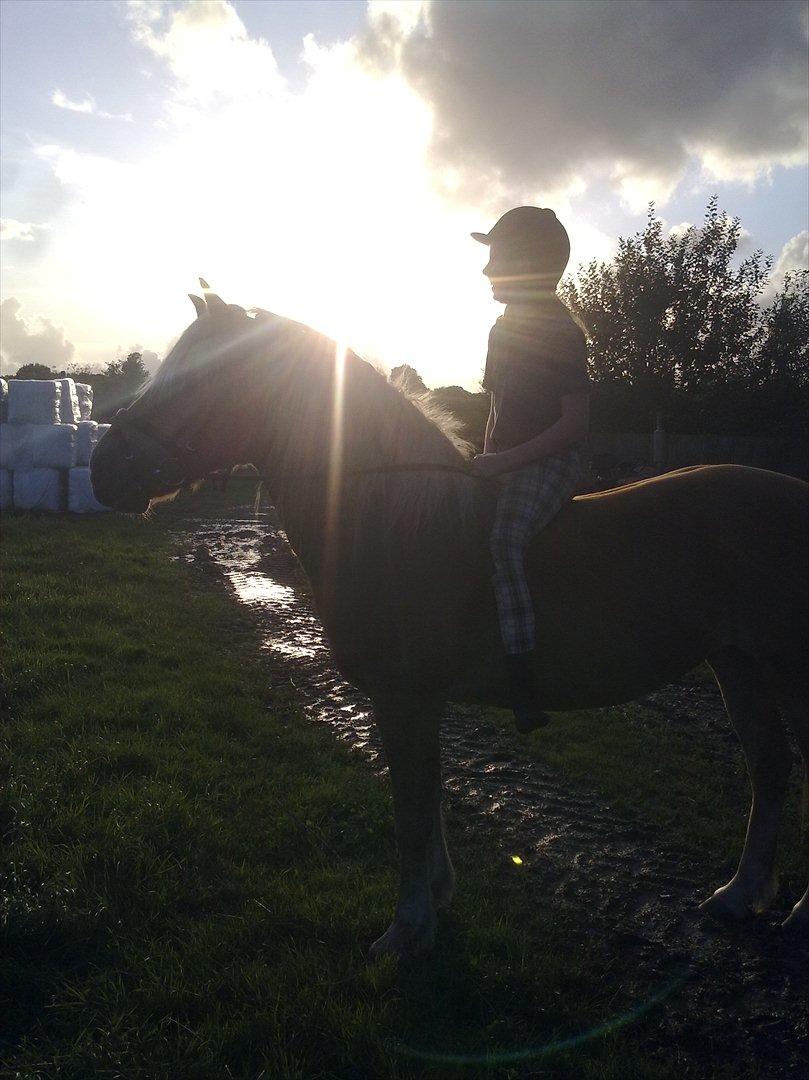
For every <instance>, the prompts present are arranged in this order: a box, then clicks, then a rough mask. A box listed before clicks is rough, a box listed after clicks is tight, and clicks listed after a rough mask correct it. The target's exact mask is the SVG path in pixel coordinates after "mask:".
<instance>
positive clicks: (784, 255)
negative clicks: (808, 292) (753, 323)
mask: <svg viewBox="0 0 809 1080" xmlns="http://www.w3.org/2000/svg"><path fill="white" fill-rule="evenodd" d="M794 270H809V231H808V230H806V229H804V230H803V232H799V233H798V234H797V236H793V237H791V239H789V240H787V242H786V243H785V244H784V246H783V247H782V248H781V254H780V255H779V256H778V259H777V260H776V263H775V266H774V267H773V269H772V273H771V274H770V280H769V281H768V282H767V287H766V288H765V290H764V292H763V294H762V297H761V299H762V301H763V302H764V303H769V302H770V301H771V300H772V298H773V297H774V296H775V294H776V293H777V292H778V291H779V290H780V289H782V288H783V287H784V279H785V278H786V276H787V274H788V273H790V272H791V271H794Z"/></svg>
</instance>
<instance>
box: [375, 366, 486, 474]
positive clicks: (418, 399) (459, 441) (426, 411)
mask: <svg viewBox="0 0 809 1080" xmlns="http://www.w3.org/2000/svg"><path fill="white" fill-rule="evenodd" d="M388 382H389V383H390V384H391V386H393V387H394V388H395V389H396V390H398V391H399V393H400V394H401V395H402V396H403V397H405V398H407V400H408V401H410V402H412V404H413V405H415V406H416V408H417V409H418V410H419V412H421V413H422V415H423V416H425V417H426V418H427V419H428V420H429V421H430V423H431V424H434V425H435V426H436V427H437V428H438V430H439V431H440V432H442V434H443V435H444V436H445V437H446V438H447V439H449V441H450V442H451V443H452V445H453V446H454V447H455V449H456V450H457V451H458V452H459V453H461V454H463V456H464V457H465V458H469V457H471V456H472V454H473V452H474V449H475V448H474V445H473V444H472V443H471V442H470V441H469V439H467V438H465V437H464V436H463V434H462V432H463V422H462V421H461V420H459V419H458V417H457V416H455V414H454V413H451V412H450V411H449V409H446V408H444V406H443V405H439V404H438V402H437V401H434V400H433V399H432V397H431V396H430V391H429V390H428V391H427V392H426V393H421V394H419V393H417V392H416V391H414V390H411V389H409V387H408V385H407V376H406V372H404V371H402V372H401V373H400V374H399V375H398V376H396V377H395V378H393V379H388Z"/></svg>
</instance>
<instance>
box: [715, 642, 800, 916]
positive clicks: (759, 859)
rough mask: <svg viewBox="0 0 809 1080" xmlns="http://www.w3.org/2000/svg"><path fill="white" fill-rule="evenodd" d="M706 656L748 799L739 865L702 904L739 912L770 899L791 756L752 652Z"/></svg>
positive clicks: (774, 887) (756, 908)
mask: <svg viewBox="0 0 809 1080" xmlns="http://www.w3.org/2000/svg"><path fill="white" fill-rule="evenodd" d="M709 662H710V665H711V667H712V668H713V671H714V674H715V675H716V678H717V681H718V683H719V686H720V688H721V690H722V697H723V698H724V701H725V707H726V708H727V711H728V715H729V716H730V719H731V722H732V723H733V726H734V728H735V729H736V733H737V735H738V736H739V740H740V741H741V744H742V749H743V750H744V755H745V759H746V761H747V771H748V774H749V776H750V784H751V787H752V789H753V802H752V806H751V808H750V819H749V821H748V824H747V836H746V839H745V842H744V851H743V852H742V857H741V861H740V862H739V868H738V869H737V871H736V873H735V875H734V876H733V878H732V879H731V880H730V881H729V882H728V884H727V885H723V886H722V888H721V889H717V890H716V892H715V893H714V894H713V896H711V897H710V898H709V899H708V900H706V901H705V903H704V904H702V905H701V907H702V910H703V911H706V912H708V913H709V914H718V915H732V916H735V917H736V918H741V917H743V916H745V915H750V914H752V913H758V912H761V911H764V909H765V908H767V907H768V906H769V905H770V904H771V903H772V901H773V900H774V899H775V894H776V892H777V889H778V876H777V873H776V870H775V848H776V843H777V841H778V829H779V827H780V824H781V811H782V807H783V803H784V795H785V794H786V788H787V783H788V780H789V773H790V769H791V764H792V758H791V753H790V749H789V743H788V742H787V738H786V733H785V730H784V725H783V722H782V720H781V717H780V715H779V714H778V711H777V709H776V705H775V701H774V697H773V694H772V692H771V691H770V689H769V687H768V685H767V683H766V681H765V679H764V676H763V674H762V672H761V669H760V668H759V666H758V664H757V663H756V661H755V660H754V659H753V657H752V656H749V655H747V654H746V653H743V652H741V651H739V650H735V649H734V650H727V651H724V652H723V653H722V654H721V655H718V656H716V657H711V658H710V659H709Z"/></svg>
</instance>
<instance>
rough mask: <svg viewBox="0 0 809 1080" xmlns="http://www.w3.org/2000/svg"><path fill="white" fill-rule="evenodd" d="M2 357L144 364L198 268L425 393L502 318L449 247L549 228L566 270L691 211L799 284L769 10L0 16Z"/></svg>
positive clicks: (123, 11) (161, 6)
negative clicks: (538, 224) (502, 218)
mask: <svg viewBox="0 0 809 1080" xmlns="http://www.w3.org/2000/svg"><path fill="white" fill-rule="evenodd" d="M0 30H1V31H2V34H1V36H0V49H1V50H2V55H0V78H1V79H2V85H1V86H0V101H1V102H2V177H1V183H2V186H1V187H0V214H1V215H2V231H1V232H0V237H1V244H2V256H1V261H0V267H1V268H2V269H1V271H0V298H1V299H2V307H1V309H0V311H1V314H2V326H1V327H0V331H1V336H0V351H2V363H3V371H4V372H13V371H16V369H17V367H18V366H19V365H20V364H22V363H26V362H33V361H36V362H40V363H47V364H49V365H50V366H53V367H56V368H61V367H64V366H66V365H69V364H82V365H87V364H89V365H101V364H104V363H106V362H107V361H108V360H110V359H113V358H115V357H116V356H120V355H122V354H125V353H127V352H129V351H131V350H132V349H135V348H137V349H139V350H141V351H143V353H144V357H145V358H146V360H147V364H148V365H149V366H150V367H151V368H152V369H154V368H155V367H156V365H157V364H158V363H159V360H160V358H161V357H162V356H164V355H165V354H166V352H167V348H168V346H169V345H170V343H171V342H172V341H173V340H174V339H176V337H177V336H178V335H179V334H180V333H181V332H182V330H183V329H184V328H185V326H186V325H187V324H188V323H189V322H190V321H191V319H192V318H193V315H194V312H193V309H192V307H191V304H190V302H189V301H188V299H187V295H186V294H187V293H188V292H189V291H194V290H195V289H197V291H198V285H197V278H198V277H199V276H200V275H201V276H204V277H205V278H206V279H207V280H208V281H209V282H210V283H211V284H212V286H213V287H214V288H215V289H216V290H217V291H218V292H219V293H220V294H221V295H222V296H223V297H224V298H225V299H226V300H227V301H229V302H235V303H240V304H242V305H244V306H245V307H249V306H251V305H256V306H259V307H263V308H266V309H268V310H272V311H275V312H278V313H279V314H282V315H287V316H290V317H292V318H296V319H299V320H301V321H304V322H307V323H309V324H311V325H313V326H315V327H316V328H317V329H319V330H321V331H323V332H325V333H327V334H329V335H330V336H332V337H335V338H337V339H339V340H340V341H345V342H348V343H349V344H351V345H352V346H353V347H354V348H355V350H356V351H357V352H359V353H360V354H361V355H363V356H365V357H366V358H367V359H370V360H372V361H373V362H375V363H377V364H379V365H381V366H383V367H387V368H391V367H393V366H396V365H398V364H402V363H409V364H412V365H413V366H414V367H415V368H416V369H417V370H418V371H419V372H420V374H421V375H422V377H423V378H424V380H425V382H426V383H427V385H428V386H443V385H461V386H464V387H466V388H467V389H470V390H474V389H476V388H477V386H478V382H479V380H480V377H481V374H482V369H483V364H484V360H485V351H486V342H487V336H488V329H489V327H490V325H491V323H492V321H493V320H494V319H495V318H496V317H497V316H498V315H499V314H500V313H501V312H502V308H501V307H500V305H498V304H496V303H494V301H493V300H492V298H491V292H490V289H489V287H488V284H487V282H486V280H485V278H484V277H483V276H482V274H481V270H482V268H483V266H484V264H485V261H486V249H485V248H483V247H481V246H480V245H479V244H476V243H475V242H474V241H473V240H471V238H470V237H469V233H470V231H472V230H478V231H487V230H488V229H489V228H490V227H491V225H492V224H494V222H495V220H496V219H497V218H498V217H499V215H500V214H501V213H503V212H504V211H505V210H507V209H509V208H510V207H512V206H516V205H520V204H523V203H531V204H534V205H538V206H550V207H552V208H553V209H554V210H556V212H557V215H558V216H559V218H560V219H561V220H562V221H563V223H564V224H565V226H566V227H567V229H568V232H569V234H570V237H571V249H572V251H571V261H570V264H569V270H570V271H571V272H573V273H575V272H576V270H577V268H578V267H579V266H580V265H582V264H586V263H588V262H589V261H590V260H591V259H593V258H596V259H609V258H610V257H611V256H612V255H613V254H614V252H615V250H616V247H617V241H618V237H619V236H627V235H631V234H633V233H635V232H637V231H639V230H641V229H642V228H643V225H644V223H645V220H646V214H647V208H648V203H649V201H650V200H651V201H654V202H655V205H656V209H657V213H658V215H659V216H660V217H661V218H662V219H663V221H664V223H665V227H666V229H677V228H681V227H683V225H684V224H686V223H687V224H695V225H699V223H700V221H701V220H702V218H703V215H704V211H705V206H706V204H707V201H708V198H709V197H710V195H711V194H712V193H716V194H717V195H718V197H719V206H720V208H721V209H723V210H726V211H727V212H728V213H729V214H730V215H732V216H738V217H739V218H740V219H741V223H742V226H743V228H744V233H743V239H742V244H741V245H740V256H744V255H749V254H750V253H751V252H752V251H753V250H755V249H757V248H760V249H762V250H763V251H764V252H765V253H767V254H769V255H771V256H772V257H773V262H774V273H773V281H772V285H771V287H770V294H771V293H772V291H773V290H774V289H775V288H777V286H778V284H779V282H780V281H782V280H783V274H784V273H785V272H786V271H787V270H789V269H790V268H795V267H799V266H807V265H809V263H808V262H807V260H808V259H809V229H808V225H809V221H808V220H807V218H808V216H809V209H808V207H809V198H808V196H809V177H808V170H807V115H809V109H808V106H809V75H808V74H807V50H806V45H807V38H808V37H809V7H807V5H806V3H804V2H792V0H763V2H758V0H729V2H725V0H710V2H703V0H699V2H692V0H680V2H678V3H666V4H661V3H658V2H657V0H631V2H624V0H612V2H610V3H603V2H602V0H538V2H522V0H517V2H512V0H494V2H489V0H476V2H474V3H466V2H465V0H450V2H444V0H433V2H432V3H431V2H429V0H398V2H397V0H376V2H374V0H372V2H371V3H368V4H366V3H362V2H359V0H325V2H324V0H298V2H293V0H271V2H264V0H232V2H227V0H192V2H190V3H189V2H187V0H176V2H175V0H166V2H163V0H129V2H126V0H94V2H88V0H81V2H79V0H3V2H2V4H0Z"/></svg>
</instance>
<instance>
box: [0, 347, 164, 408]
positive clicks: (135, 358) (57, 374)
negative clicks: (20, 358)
mask: <svg viewBox="0 0 809 1080" xmlns="http://www.w3.org/2000/svg"><path fill="white" fill-rule="evenodd" d="M7 378H9V379H67V378H70V379H73V380H74V381H75V382H80V383H89V384H90V386H92V388H93V419H94V420H98V421H100V422H102V423H103V422H105V421H108V420H111V419H112V417H113V416H114V415H115V413H116V412H117V411H118V409H124V408H126V406H127V405H129V403H130V402H131V401H133V400H134V398H135V397H136V395H137V393H138V391H139V390H140V389H141V387H142V386H143V384H144V383H145V382H146V380H147V379H148V378H149V372H148V371H147V370H146V367H145V365H144V363H143V355H142V354H141V353H139V352H132V353H129V355H128V356H126V357H125V358H124V359H122V360H121V359H116V360H110V362H109V363H108V364H107V365H106V366H105V367H104V368H103V369H102V370H101V371H96V370H95V369H94V368H85V367H82V366H81V364H72V365H70V366H69V367H68V368H66V369H64V370H63V371H53V370H52V369H51V368H49V367H47V366H46V365H45V364H23V365H22V367H21V368H19V370H18V371H17V373H16V375H9V376H7Z"/></svg>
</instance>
